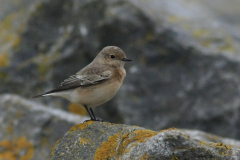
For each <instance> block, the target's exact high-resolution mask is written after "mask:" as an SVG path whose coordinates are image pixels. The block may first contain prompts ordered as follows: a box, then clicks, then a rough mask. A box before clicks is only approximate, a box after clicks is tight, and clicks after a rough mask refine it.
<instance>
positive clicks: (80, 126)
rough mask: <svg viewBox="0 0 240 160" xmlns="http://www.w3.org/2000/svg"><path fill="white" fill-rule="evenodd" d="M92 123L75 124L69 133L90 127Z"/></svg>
mask: <svg viewBox="0 0 240 160" xmlns="http://www.w3.org/2000/svg"><path fill="white" fill-rule="evenodd" d="M92 123H93V121H87V122H85V123H81V124H77V125H75V126H73V127H72V128H71V129H70V132H73V131H76V130H77V129H84V128H86V127H88V126H89V125H91V124H92Z"/></svg>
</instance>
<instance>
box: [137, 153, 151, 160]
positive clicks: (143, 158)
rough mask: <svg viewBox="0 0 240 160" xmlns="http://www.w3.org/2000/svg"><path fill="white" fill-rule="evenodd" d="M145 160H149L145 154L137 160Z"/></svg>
mask: <svg viewBox="0 0 240 160" xmlns="http://www.w3.org/2000/svg"><path fill="white" fill-rule="evenodd" d="M146 159H149V157H148V155H147V153H144V154H143V155H142V157H141V158H140V159H139V160H146Z"/></svg>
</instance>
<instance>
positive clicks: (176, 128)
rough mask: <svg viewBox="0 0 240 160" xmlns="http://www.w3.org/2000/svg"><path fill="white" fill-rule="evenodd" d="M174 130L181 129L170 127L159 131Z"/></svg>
mask: <svg viewBox="0 0 240 160" xmlns="http://www.w3.org/2000/svg"><path fill="white" fill-rule="evenodd" d="M172 130H175V131H176V130H177V131H179V130H178V129H177V128H168V129H163V130H161V131H159V133H160V132H165V131H172Z"/></svg>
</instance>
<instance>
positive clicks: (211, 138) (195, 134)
mask: <svg viewBox="0 0 240 160" xmlns="http://www.w3.org/2000/svg"><path fill="white" fill-rule="evenodd" d="M181 131H183V132H184V133H185V134H187V135H189V136H190V137H191V138H193V139H198V140H201V141H205V142H214V143H224V144H226V145H229V146H232V147H234V148H239V149H240V141H238V140H236V139H231V138H223V137H220V136H217V135H213V134H210V133H206V132H202V131H198V130H187V129H181Z"/></svg>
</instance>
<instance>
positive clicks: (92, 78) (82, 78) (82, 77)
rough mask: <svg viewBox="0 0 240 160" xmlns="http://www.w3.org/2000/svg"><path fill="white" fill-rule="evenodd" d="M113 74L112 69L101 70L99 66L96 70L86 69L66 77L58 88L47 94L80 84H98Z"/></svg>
mask: <svg viewBox="0 0 240 160" xmlns="http://www.w3.org/2000/svg"><path fill="white" fill-rule="evenodd" d="M89 69H90V68H89ZM89 73H90V74H89ZM111 76H112V71H111V70H106V71H101V70H100V69H98V68H96V69H94V70H93V69H91V70H90V72H88V70H85V72H82V73H81V72H80V73H77V74H75V75H72V76H70V77H69V78H67V79H65V80H64V81H63V82H62V83H61V85H60V86H59V87H58V88H56V89H54V90H52V91H49V92H47V93H46V94H49V93H54V92H58V91H63V90H69V89H73V88H77V87H80V86H90V85H96V84H99V83H102V82H103V81H106V80H108V79H109V78H110V77H111Z"/></svg>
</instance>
